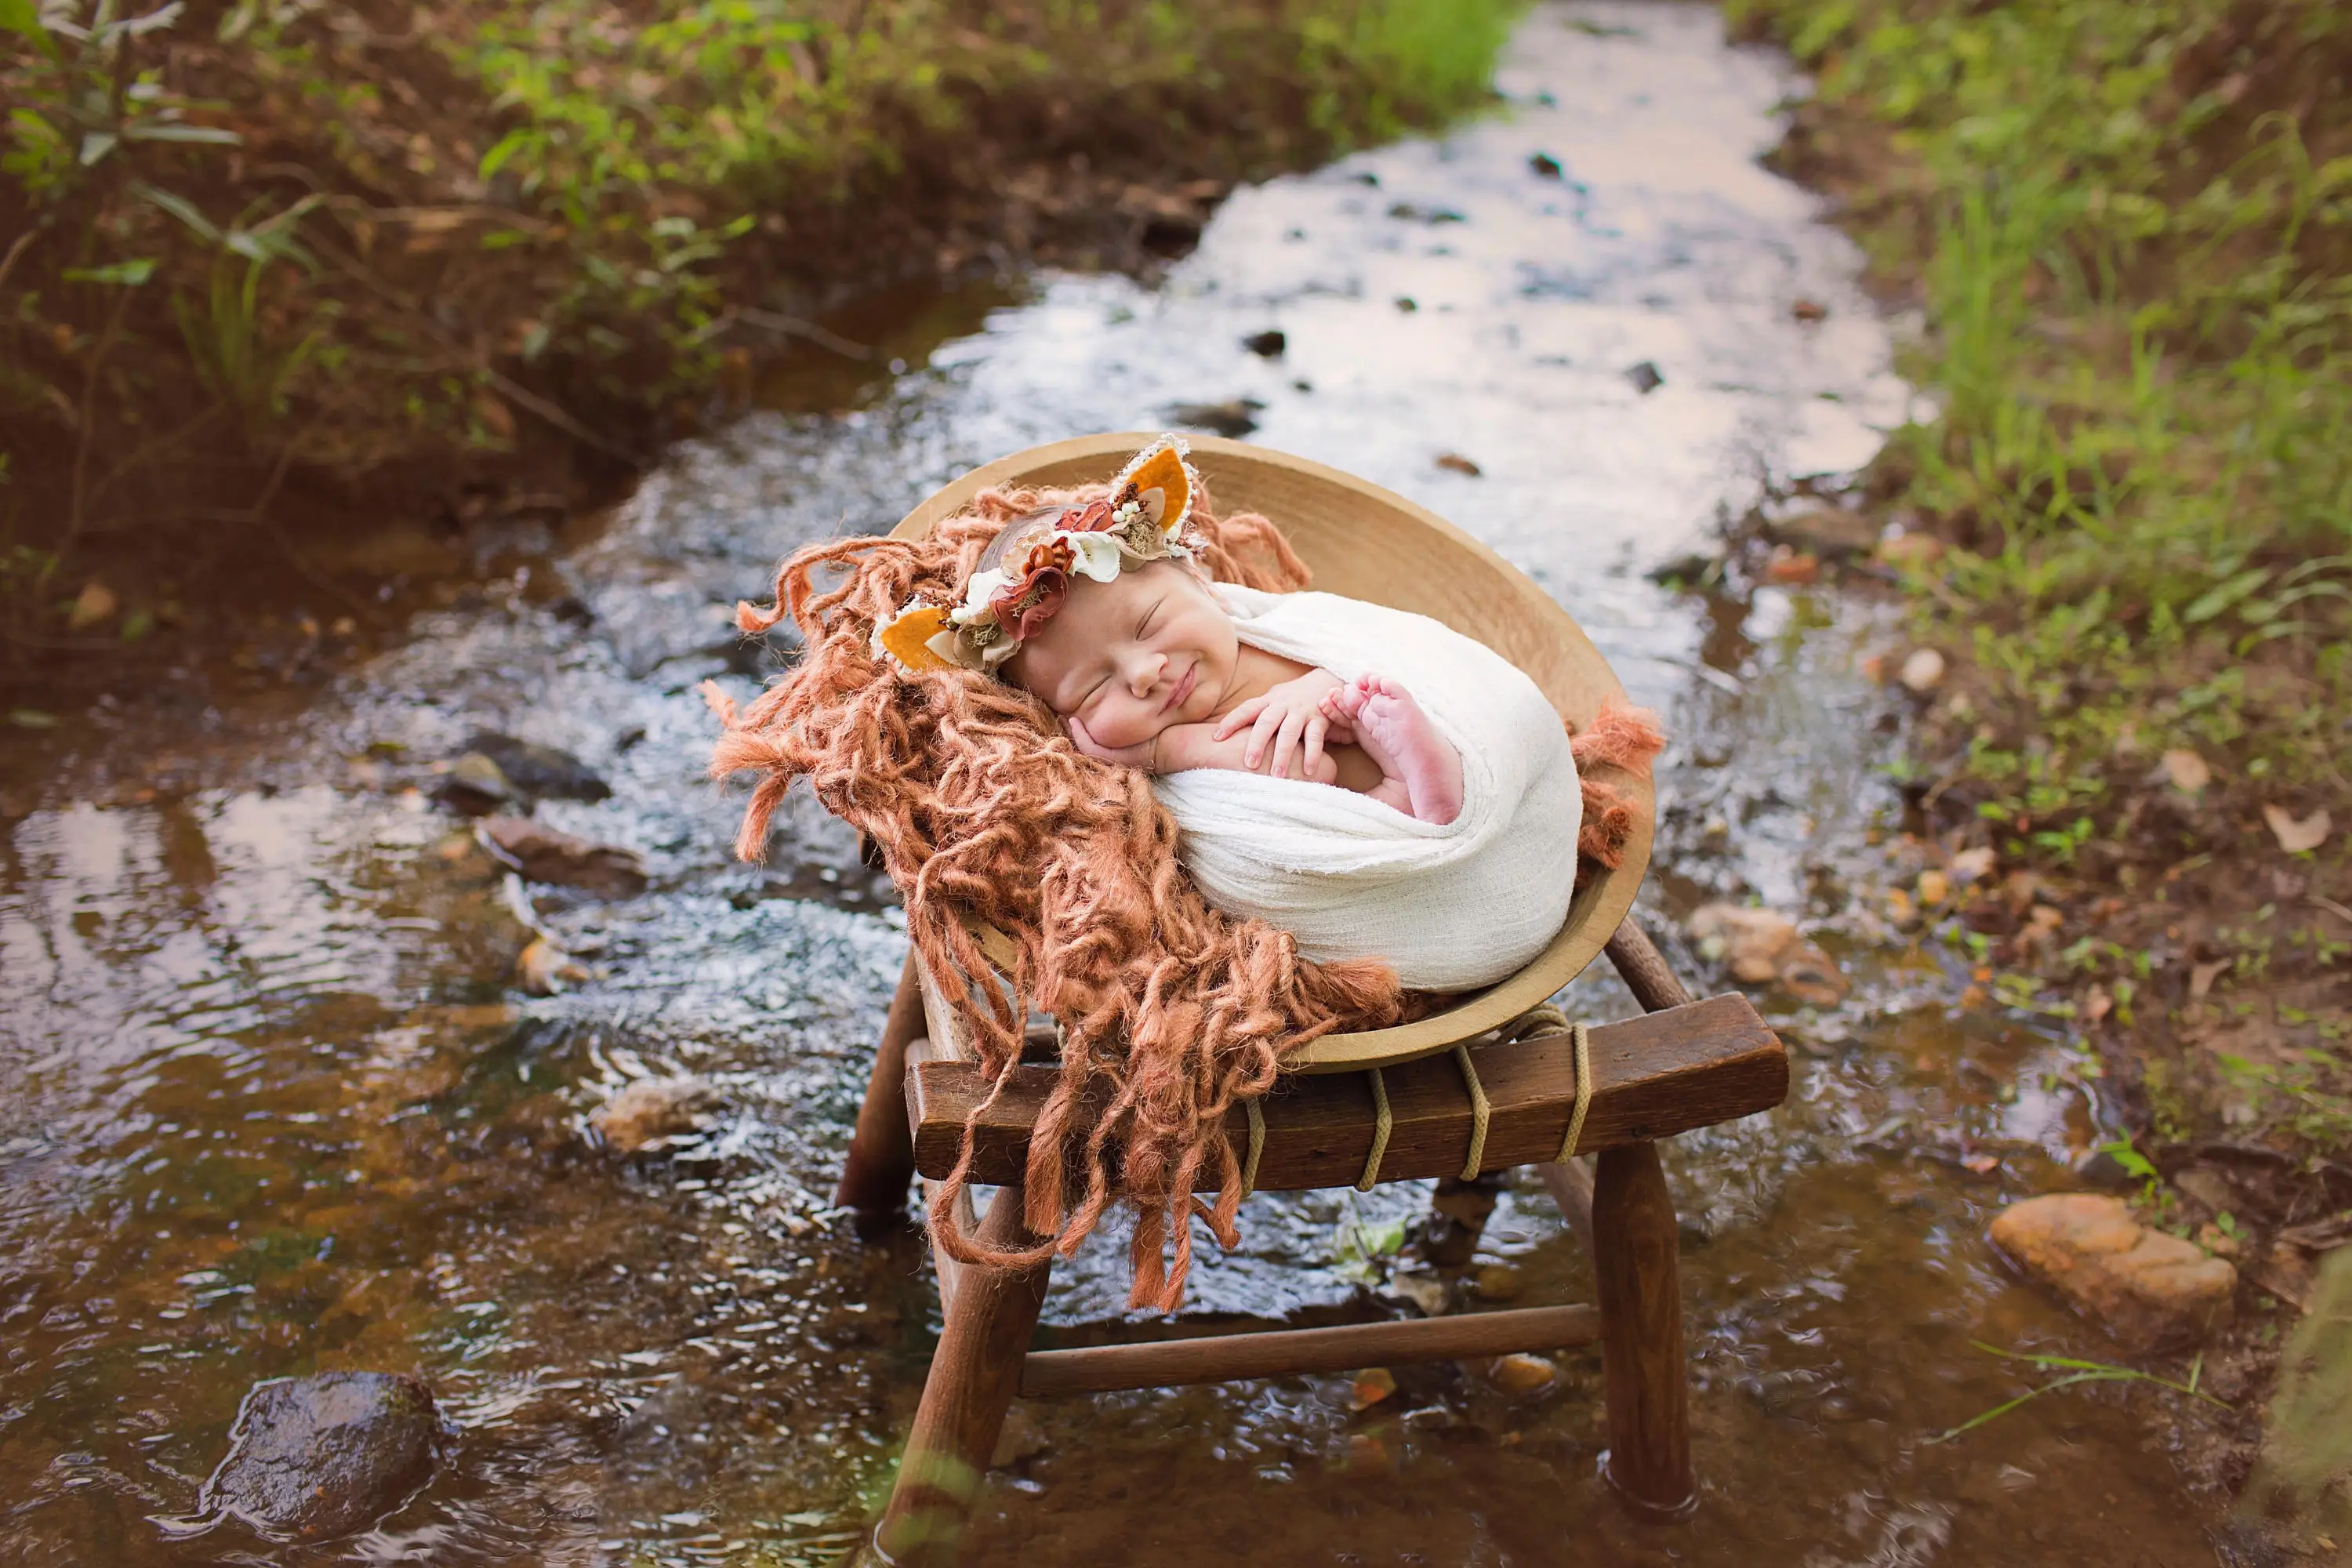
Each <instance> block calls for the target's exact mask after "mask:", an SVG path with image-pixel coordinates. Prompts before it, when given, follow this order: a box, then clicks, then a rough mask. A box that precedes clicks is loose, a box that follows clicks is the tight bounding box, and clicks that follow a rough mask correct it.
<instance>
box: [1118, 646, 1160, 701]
mask: <svg viewBox="0 0 2352 1568" xmlns="http://www.w3.org/2000/svg"><path fill="white" fill-rule="evenodd" d="M1167 664H1168V658H1167V656H1166V655H1164V654H1156V653H1155V654H1147V655H1145V656H1144V657H1142V658H1139V659H1137V660H1136V661H1135V663H1134V666H1133V667H1132V670H1131V673H1130V674H1129V679H1128V689H1129V691H1132V692H1133V693H1134V694H1135V695H1136V696H1138V697H1149V696H1150V695H1151V691H1152V689H1153V688H1154V687H1156V686H1158V685H1159V684H1160V671H1161V670H1162V669H1164V668H1167Z"/></svg>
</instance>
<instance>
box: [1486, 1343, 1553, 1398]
mask: <svg viewBox="0 0 2352 1568" xmlns="http://www.w3.org/2000/svg"><path fill="white" fill-rule="evenodd" d="M1486 1374H1487V1375H1488V1376H1489V1377H1492V1378H1493V1379H1494V1380H1495V1386H1496V1387H1497V1388H1499V1389H1501V1390H1502V1391H1503V1392H1504V1393H1506V1394H1533V1393H1535V1392H1537V1391H1538V1389H1545V1388H1549V1387H1550V1386H1551V1385H1552V1384H1555V1383H1557V1382H1559V1367H1558V1366H1556V1365H1554V1364H1553V1363H1552V1361H1551V1359H1550V1358H1549V1356H1539V1355H1530V1354H1528V1352H1525V1351H1520V1352H1517V1353H1515V1354H1512V1355H1507V1356H1496V1358H1495V1362H1494V1364H1493V1365H1492V1366H1489V1367H1488V1368H1487V1369H1486Z"/></svg>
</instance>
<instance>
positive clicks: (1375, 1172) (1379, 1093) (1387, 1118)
mask: <svg viewBox="0 0 2352 1568" xmlns="http://www.w3.org/2000/svg"><path fill="white" fill-rule="evenodd" d="M1368 1070H1369V1071H1370V1074H1371V1079H1372V1152H1370V1154H1367V1155H1365V1156H1364V1173H1363V1174H1362V1175H1361V1176H1360V1177H1359V1178H1357V1181H1356V1190H1357V1191H1358V1192H1360V1193H1369V1192H1370V1191H1371V1190H1372V1188H1373V1187H1374V1186H1375V1185H1376V1184H1378V1183H1379V1182H1380V1179H1381V1155H1383V1154H1385V1153H1387V1152H1389V1131H1390V1130H1391V1128H1393V1127H1394V1126H1395V1125H1396V1119H1395V1118H1394V1117H1392V1116H1391V1115H1390V1114H1389V1086H1388V1084H1387V1083H1386V1082H1385V1081H1384V1080H1383V1079H1381V1069H1380V1068H1370V1069H1368Z"/></svg>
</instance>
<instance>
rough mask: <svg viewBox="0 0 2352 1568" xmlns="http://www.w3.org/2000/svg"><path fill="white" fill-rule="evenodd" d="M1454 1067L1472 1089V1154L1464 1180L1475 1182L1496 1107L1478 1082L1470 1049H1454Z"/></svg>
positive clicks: (1467, 1161) (1464, 1172)
mask: <svg viewBox="0 0 2352 1568" xmlns="http://www.w3.org/2000/svg"><path fill="white" fill-rule="evenodd" d="M1454 1066H1456V1067H1458V1068H1461V1069H1462V1081H1463V1082H1464V1083H1465V1084H1467V1085H1469V1087H1470V1152H1469V1155H1468V1156H1467V1157H1466V1158H1465V1159H1464V1160H1463V1162H1462V1179H1463V1180H1464V1181H1465V1182H1468V1181H1475V1180H1476V1179H1477V1175H1478V1165H1479V1163H1480V1161H1482V1160H1483V1159H1484V1158H1485V1157H1486V1122H1487V1119H1488V1118H1489V1117H1490V1116H1491V1115H1492V1113H1493V1110H1494V1107H1493V1106H1491V1105H1489V1104H1488V1103H1487V1102H1486V1085H1485V1084H1483V1083H1480V1082H1479V1081H1478V1069H1477V1068H1474V1067H1472V1066H1471V1065H1470V1047H1467V1046H1456V1047H1454Z"/></svg>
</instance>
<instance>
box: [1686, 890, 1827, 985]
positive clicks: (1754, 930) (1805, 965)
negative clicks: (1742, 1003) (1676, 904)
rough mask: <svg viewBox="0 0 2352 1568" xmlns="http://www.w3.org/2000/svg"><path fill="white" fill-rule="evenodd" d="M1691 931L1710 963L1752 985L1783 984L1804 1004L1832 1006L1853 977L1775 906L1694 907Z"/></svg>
mask: <svg viewBox="0 0 2352 1568" xmlns="http://www.w3.org/2000/svg"><path fill="white" fill-rule="evenodd" d="M1690 933H1691V937H1692V939H1693V940H1694V941H1696V942H1697V943H1698V946H1699V951H1700V952H1702V953H1704V954H1706V957H1707V959H1708V960H1709V961H1710V962H1713V963H1720V964H1722V965H1723V967H1724V968H1725V969H1727V970H1728V971H1729V972H1730V973H1731V977H1732V978H1733V979H1735V980H1738V981H1739V982H1740V983H1741V984H1748V985H1767V984H1774V983H1776V982H1777V983H1778V984H1780V985H1782V986H1784V987H1785V988H1786V989H1787V990H1788V991H1789V993H1790V994H1791V995H1793V996H1795V997H1796V998H1797V999H1798V1000H1799V1001H1801V1002H1808V1003H1811V1004H1812V1005H1816V1006H1830V1005H1834V1004H1835V1003H1836V1002H1838V1001H1839V1000H1840V999H1841V998H1843V996H1844V995H1845V993H1846V989H1847V981H1846V978H1845V976H1844V974H1843V973H1841V972H1840V971H1839V969H1838V966H1837V963H1836V961H1835V960H1833V959H1832V958H1831V957H1830V955H1829V954H1828V953H1826V952H1822V950H1821V949H1820V948H1818V947H1816V946H1814V945H1813V944H1812V943H1811V942H1807V941H1806V940H1805V939H1804V938H1803V937H1801V936H1800V935H1799V934H1798V933H1797V923H1796V922H1795V921H1792V920H1790V919H1789V918H1788V917H1787V916H1786V915H1782V914H1777V913H1775V912H1774V911H1772V910H1756V909H1748V908H1746V907H1744V906H1742V905H1739V904H1707V905H1704V906H1702V907H1701V908H1700V909H1698V910H1696V911H1694V912H1693V913H1692V915H1691V918H1690Z"/></svg>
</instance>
